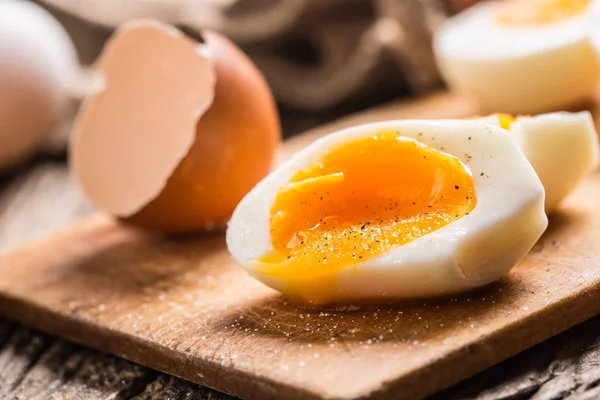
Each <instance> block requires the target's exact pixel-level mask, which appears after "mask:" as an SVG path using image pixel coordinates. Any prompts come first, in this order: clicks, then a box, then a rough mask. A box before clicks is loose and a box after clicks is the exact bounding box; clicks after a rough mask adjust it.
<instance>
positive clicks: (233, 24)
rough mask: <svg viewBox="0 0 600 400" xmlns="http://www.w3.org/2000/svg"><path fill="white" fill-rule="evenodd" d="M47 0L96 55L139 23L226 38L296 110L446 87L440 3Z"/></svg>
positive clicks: (428, 0)
mask: <svg viewBox="0 0 600 400" xmlns="http://www.w3.org/2000/svg"><path fill="white" fill-rule="evenodd" d="M40 1H41V2H42V3H45V4H47V5H49V6H51V9H54V11H55V12H56V13H57V15H58V16H59V18H62V19H63V21H65V25H66V26H67V29H68V30H70V31H71V32H72V34H73V36H74V38H75V40H76V41H79V43H77V44H78V47H79V48H80V49H82V50H81V51H83V52H84V53H85V55H86V56H87V58H93V56H94V55H95V54H97V53H98V51H99V47H100V46H101V45H102V43H103V41H104V40H105V38H106V36H108V33H109V32H110V30H111V29H113V28H114V27H115V26H117V25H118V24H120V23H122V22H123V21H126V20H128V19H132V18H138V17H151V18H156V19H160V20H162V21H165V22H169V23H173V24H176V25H179V26H184V27H186V28H187V29H188V30H196V31H198V30H201V29H212V30H216V31H219V32H222V33H224V34H225V35H227V36H229V37H230V38H231V39H233V40H234V41H236V42H237V43H238V44H239V45H240V46H241V47H242V48H243V49H244V50H245V51H246V52H247V53H248V54H249V55H250V57H251V58H252V59H253V60H254V61H255V62H256V64H257V65H258V66H259V68H260V69H261V70H262V71H263V73H264V74H265V76H266V78H267V80H268V82H269V84H270V85H271V87H272V89H273V91H274V93H275V96H276V97H277V98H278V100H279V101H280V102H282V103H284V104H286V105H289V106H292V107H297V108H304V109H324V108H329V107H332V106H335V105H338V104H340V103H342V102H346V101H356V100H357V99H361V98H362V97H365V96H368V95H369V93H371V92H373V91H375V90H378V89H380V88H381V87H382V86H383V87H385V86H393V87H398V88H400V87H402V86H403V85H404V86H407V87H408V88H410V89H412V90H414V91H416V92H422V91H426V90H428V89H429V88H431V87H432V86H433V85H435V84H437V83H438V75H437V71H436V68H435V65H434V63H433V57H432V53H431V48H430V39H431V31H432V30H433V29H434V27H435V26H436V25H437V24H439V23H440V22H441V20H443V18H444V16H445V12H444V10H443V9H442V7H441V5H440V4H441V2H440V1H439V0H377V1H368V0H40ZM64 12H67V13H70V14H72V15H74V16H76V17H77V18H76V19H74V18H72V17H69V16H67V15H66V14H65V13H64ZM81 20H83V21H86V22H87V23H88V25H90V26H85V24H83V23H82V21H81ZM93 24H97V25H98V26H96V27H94V26H93ZM81 29H84V30H88V32H87V33H88V36H90V32H93V34H91V38H92V39H90V38H87V39H82V38H81V37H79V38H77V37H76V36H82V35H81V34H80V33H79V34H78V32H80V31H81ZM84 42H85V43H84ZM90 47H93V48H90ZM82 58H84V61H89V60H85V58H86V57H82Z"/></svg>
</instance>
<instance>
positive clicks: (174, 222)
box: [70, 20, 280, 233]
mask: <svg viewBox="0 0 600 400" xmlns="http://www.w3.org/2000/svg"><path fill="white" fill-rule="evenodd" d="M203 38H204V42H203V43H198V42H196V41H194V40H192V39H191V38H189V37H187V36H185V35H184V34H183V33H181V32H180V31H178V30H176V29H175V28H173V27H171V26H168V25H165V24H161V23H158V22H155V21H151V20H138V21H133V22H130V23H127V24H125V25H123V26H122V27H121V28H119V29H118V30H117V32H116V33H115V34H114V36H113V37H112V38H111V39H110V41H109V42H108V43H107V45H106V47H105V49H104V50H103V52H102V54H101V56H100V58H99V60H98V62H97V64H96V70H97V73H98V75H99V77H100V78H101V79H102V80H103V85H102V88H100V90H99V91H98V92H96V93H93V94H91V96H89V98H88V99H87V100H86V101H85V103H84V105H83V107H82V110H81V112H80V115H79V117H78V119H77V121H76V124H75V128H74V134H73V135H72V141H71V144H70V149H71V160H70V161H71V168H72V172H73V175H74V176H75V177H76V179H77V180H78V181H79V182H80V184H81V186H82V188H83V190H84V192H85V194H86V195H87V197H88V198H89V199H90V201H91V202H92V203H93V204H95V205H96V206H97V207H98V208H100V209H102V210H104V211H107V212H109V213H111V214H113V215H115V216H117V217H119V218H122V219H125V220H127V221H129V222H131V223H134V224H136V225H139V226H142V227H146V228H149V229H154V230H159V231H165V232H172V233H180V232H190V231H199V230H204V229H212V228H213V227H218V226H222V225H224V224H225V222H226V221H227V219H228V218H229V216H230V214H231V213H232V211H233V209H234V208H235V206H236V205H237V203H238V202H239V200H240V199H241V198H242V197H243V196H244V195H245V194H246V193H247V192H248V191H249V190H250V189H251V188H252V187H253V186H254V185H255V184H256V183H257V182H258V181H259V180H260V179H262V178H263V177H264V176H265V175H266V174H267V173H268V171H269V169H270V166H271V162H272V158H273V155H274V152H275V149H276V147H277V145H278V143H279V139H280V130H279V121H278V116H277V113H276V108H275V103H274V100H273V98H272V95H271V93H270V91H269V88H268V86H267V85H266V83H265V81H264V79H263V77H262V76H261V74H260V73H259V72H258V70H257V69H256V68H255V67H254V65H253V64H252V63H251V61H250V60H249V59H248V58H247V57H246V56H245V55H244V54H243V53H242V52H241V51H240V50H239V49H238V48H236V47H235V46H234V45H233V44H232V43H231V42H230V41H229V40H227V39H226V38H224V37H223V36H220V35H218V34H216V33H212V32H205V33H204V34H203Z"/></svg>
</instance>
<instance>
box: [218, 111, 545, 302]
mask: <svg viewBox="0 0 600 400" xmlns="http://www.w3.org/2000/svg"><path fill="white" fill-rule="evenodd" d="M546 225H547V218H546V215H545V213H544V189H543V186H542V184H541V183H540V180H539V178H538V177H537V175H536V174H535V171H534V170H533V168H532V167H531V165H530V163H529V162H528V161H527V159H526V158H525V156H524V155H523V153H522V152H521V151H520V150H519V149H518V148H517V146H516V145H515V142H514V141H513V140H512V138H511V137H510V135H508V134H507V133H506V131H505V130H503V129H500V128H498V127H494V126H491V125H486V124H483V123H481V122H478V121H460V120H455V121H450V120H440V121H431V120H429V121H424V120H413V121H408V120H406V121H388V122H382V123H375V124H367V125H362V126H356V127H353V128H350V129H346V130H342V131H339V132H337V133H333V134H331V135H329V136H326V137H324V138H322V139H320V140H318V141H316V142H315V143H313V144H312V145H310V146H308V147H306V148H305V149H304V150H302V151H300V152H299V153H297V154H296V155H295V156H294V157H292V158H291V159H290V160H288V161H287V162H286V163H284V164H282V165H281V166H280V167H279V168H277V169H276V170H275V171H273V172H272V173H271V174H270V175H269V176H268V177H267V178H265V179H264V180H263V181H261V182H260V183H259V184H258V185H257V186H256V187H255V188H254V189H253V190H252V191H251V192H250V193H249V194H248V195H247V196H246V197H245V198H244V199H243V200H242V201H241V202H240V204H239V205H238V207H237V208H236V210H235V212H234V214H233V217H232V219H231V221H230V222H229V226H228V230H227V245H228V247H229V250H230V252H231V254H232V255H233V257H234V258H235V259H236V260H237V261H238V262H239V263H240V264H241V265H242V266H243V267H245V268H246V269H247V270H248V271H249V272H250V274H251V275H253V276H254V277H256V278H257V279H259V280H261V281H262V282H264V283H265V284H267V285H269V286H271V287H273V288H275V289H277V290H279V291H281V292H282V293H284V294H286V295H288V296H289V297H292V298H295V299H297V300H301V301H304V302H310V303H314V304H323V303H329V302H339V301H350V300H374V299H382V298H411V297H422V296H431V295H441V294H448V293H455V292H460V291H464V290H468V289H471V288H474V287H477V286H481V285H484V284H487V283H489V282H492V281H494V280H496V279H498V278H499V277H501V276H502V275H504V274H506V273H507V272H508V271H509V270H510V269H511V268H512V267H513V266H514V265H515V263H516V262H517V261H518V260H519V259H520V258H521V257H523V256H524V255H525V254H526V253H527V252H528V251H529V249H530V248H531V247H532V246H533V244H534V243H535V242H536V241H537V240H538V238H539V237H540V235H541V234H542V232H543V231H544V230H545V228H546Z"/></svg>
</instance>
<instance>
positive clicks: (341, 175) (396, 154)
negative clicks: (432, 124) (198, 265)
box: [260, 132, 476, 278]
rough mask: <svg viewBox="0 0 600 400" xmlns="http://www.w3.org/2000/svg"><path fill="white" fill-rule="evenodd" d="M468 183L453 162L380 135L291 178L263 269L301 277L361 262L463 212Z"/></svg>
mask: <svg viewBox="0 0 600 400" xmlns="http://www.w3.org/2000/svg"><path fill="white" fill-rule="evenodd" d="M475 203H476V199H475V188H474V183H473V178H472V176H471V174H470V172H469V170H468V168H466V167H465V166H464V165H463V164H462V163H461V162H460V161H459V160H458V158H456V157H454V156H451V155H449V154H446V153H443V152H441V151H438V150H436V149H434V148H432V147H429V146H426V145H424V144H422V143H420V142H418V141H416V140H414V139H409V138H405V137H400V136H398V135H397V134H396V133H391V132H386V133H381V134H377V135H375V136H371V137H368V138H364V139H360V140H357V141H355V142H352V143H349V144H345V145H342V146H340V147H338V148H336V149H334V150H333V151H332V152H330V153H329V154H327V155H326V156H325V157H324V158H323V159H322V160H321V161H320V162H318V163H316V164H315V165H312V166H310V167H308V168H306V169H303V170H301V171H299V172H298V173H296V174H295V175H294V176H293V177H292V179H291V182H290V183H289V184H287V185H285V186H283V187H281V188H280V190H279V192H278V193H277V196H276V199H275V201H274V204H273V205H272V208H271V221H270V223H271V240H272V244H273V248H274V251H273V252H272V253H270V254H267V255H265V256H263V257H262V259H261V260H260V261H261V269H262V272H263V273H265V274H268V275H271V276H276V277H280V278H284V277H290V278H291V277H302V276H310V275H317V274H319V275H320V274H323V273H328V272H332V271H337V270H339V269H342V268H344V267H347V266H350V265H355V264H358V263H360V262H364V261H366V260H368V259H370V258H372V257H374V256H377V255H378V254H381V253H383V252H386V251H389V250H392V249H394V248H397V247H399V246H402V245H403V244H405V243H408V242H410V241H412V240H415V239H417V238H419V237H422V236H425V235H427V234H429V233H432V232H434V231H436V230H438V229H440V228H442V227H444V226H446V225H448V224H450V223H452V222H454V221H456V220H458V219H459V218H461V217H463V216H464V215H467V214H468V213H469V212H470V211H472V210H473V208H474V207H475Z"/></svg>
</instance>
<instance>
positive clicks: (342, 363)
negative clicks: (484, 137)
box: [0, 95, 600, 399]
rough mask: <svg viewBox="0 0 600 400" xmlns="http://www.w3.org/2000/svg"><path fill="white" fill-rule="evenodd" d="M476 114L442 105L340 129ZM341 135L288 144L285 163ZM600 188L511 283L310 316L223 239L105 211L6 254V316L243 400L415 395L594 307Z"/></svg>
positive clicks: (583, 196)
mask: <svg viewBox="0 0 600 400" xmlns="http://www.w3.org/2000/svg"><path fill="white" fill-rule="evenodd" d="M470 113H472V110H471V108H470V106H469V105H468V104H467V103H465V102H463V101H461V100H460V99H454V98H452V97H447V96H445V95H443V96H437V97H433V98H430V99H428V100H427V101H425V102H424V103H419V104H417V105H415V104H410V105H408V106H406V105H401V106H391V107H388V108H386V109H384V110H379V111H377V112H375V113H368V114H364V115H362V116H359V117H353V118H352V119H351V120H350V121H345V122H341V124H352V123H354V122H355V121H358V120H360V121H364V120H367V119H370V118H374V119H386V118H396V117H397V118H402V117H406V116H414V117H428V116H436V117H460V116H464V115H469V114H470ZM339 126H340V124H337V125H336V126H335V127H327V128H325V129H322V130H319V131H316V132H313V133H310V134H308V135H305V136H302V137H300V138H296V139H293V140H292V141H290V142H288V145H287V146H286V148H285V149H284V155H282V157H285V152H286V151H287V152H288V153H289V152H291V151H294V149H296V148H298V147H301V146H302V145H303V144H305V143H306V141H310V140H312V139H313V138H314V137H315V136H318V135H320V134H323V133H324V132H327V131H329V130H331V129H334V128H337V127H339ZM598 180H600V176H594V177H592V178H590V179H589V180H588V181H587V182H586V184H585V185H583V186H582V187H581V188H580V190H579V191H578V193H577V194H575V195H574V196H573V197H572V198H571V199H570V200H569V202H568V203H567V204H566V205H565V207H564V208H563V210H562V211H561V212H560V213H559V214H557V215H556V216H554V217H553V218H552V219H551V227H550V229H549V232H548V233H547V234H546V235H545V236H544V238H543V239H542V240H541V241H540V243H539V244H538V246H536V249H534V251H533V252H532V253H531V254H530V255H529V256H528V257H527V259H526V260H525V261H524V262H523V263H521V264H520V265H519V266H518V267H517V268H516V270H515V271H514V272H513V273H511V274H510V275H509V276H508V277H507V278H505V279H503V280H502V281H500V282H498V283H497V284H494V285H492V286H490V287H488V288H485V289H484V290H481V291H479V292H477V293H472V294H470V295H469V296H464V297H459V298H453V299H446V300H438V301H434V302H431V301H430V302H427V304H423V303H422V302H419V303H410V304H409V303H402V304H395V305H388V306H385V307H383V306H380V307H364V306H363V307H361V308H359V309H354V308H350V309H330V310H307V309H302V308H298V307H295V306H293V305H291V304H288V303H286V302H285V301H284V300H283V299H281V298H280V297H279V295H277V294H276V293H274V292H272V291H270V290H269V289H266V288H264V287H262V286H261V285H259V284H258V283H256V282H254V281H252V280H250V279H249V278H247V277H246V276H245V274H244V273H243V272H242V271H241V270H240V269H239V267H237V266H236V265H235V264H234V263H233V262H232V261H231V260H230V259H229V257H228V255H227V253H226V252H225V250H224V249H223V243H222V238H221V237H219V236H210V237H208V236H205V237H195V238H180V239H165V238H160V237H157V236H153V235H148V234H144V233H141V232H136V231H134V230H130V229H127V228H123V227H120V226H117V225H116V224H114V223H113V222H111V221H109V220H107V219H106V218H104V217H99V216H97V217H94V218H93V219H91V220H87V221H84V222H82V223H81V224H79V225H78V226H77V227H75V228H69V229H68V230H66V231H64V232H63V233H62V234H59V235H57V236H54V237H52V238H49V239H47V240H44V241H42V242H38V243H35V244H32V245H30V246H28V247H26V248H21V249H18V250H15V251H12V252H10V253H8V254H6V255H3V256H2V258H1V260H0V269H1V270H2V275H1V276H0V291H1V292H2V299H1V301H0V306H1V309H2V311H3V312H4V313H5V314H6V315H10V316H12V317H13V318H16V319H19V320H21V321H24V322H26V323H28V324H33V325H35V326H39V327H41V328H42V329H45V330H48V331H51V332H57V333H59V334H61V335H64V336H66V337H68V338H71V339H73V340H76V341H80V342H83V343H86V344H88V345H91V346H94V347H97V348H100V349H103V350H106V351H109V352H113V353H115V354H118V355H121V356H124V357H126V358H130V359H133V360H135V361H138V362H140V363H142V364H145V365H150V366H152V367H154V368H157V369H160V370H165V371H168V372H171V373H174V374H176V375H179V376H182V377H184V378H186V379H190V380H193V381H196V382H200V383H204V384H207V385H209V386H212V387H216V388H218V389H221V390H224V391H228V392H230V393H237V394H240V395H243V396H244V397H248V398H261V399H263V398H269V397H270V398H282V397H286V396H287V397H298V396H303V397H306V398H311V397H313V398H322V397H326V398H354V397H360V396H363V397H364V396H370V397H371V398H391V396H393V397H396V398H414V397H420V396H424V395H426V394H428V393H431V392H433V391H435V390H437V389H439V388H441V387H444V386H447V385H449V384H451V383H452V382H454V381H456V380H458V379H462V378H464V377H466V376H468V375H470V374H472V373H474V372H477V371H478V370H481V369H482V368H484V367H486V366H488V365H491V364H492V363H495V362H498V361H499V360H501V359H503V358H506V357H508V356H510V355H511V354H514V353H515V352H518V351H520V350H522V349H523V348H526V347H529V346H531V345H532V344H534V343H536V342H538V341H540V340H543V339H545V338H547V337H549V336H551V335H553V334H555V333H557V332H559V331H560V330H563V329H565V328H567V327H569V326H571V325H573V324H575V323H577V322H579V321H581V320H583V319H586V318H588V317H590V316H592V315H594V314H595V313H598V312H599V311H600V304H599V303H600V302H598V301H597V300H598V295H599V291H600V282H599V281H600V271H599V269H598V265H599V264H598V256H597V255H595V254H594V250H595V247H596V242H597V239H598V237H597V236H598V228H595V226H596V227H600V215H595V214H598V213H597V212H596V210H595V205H596V203H597V201H595V198H594V197H595V196H598V195H600V193H598V190H597V189H596V188H597V187H598V182H597V181H598ZM52 206H53V207H58V208H60V205H59V204H53V205H52ZM57 212H61V211H60V210H58V209H57ZM32 218H35V215H32Z"/></svg>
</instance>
